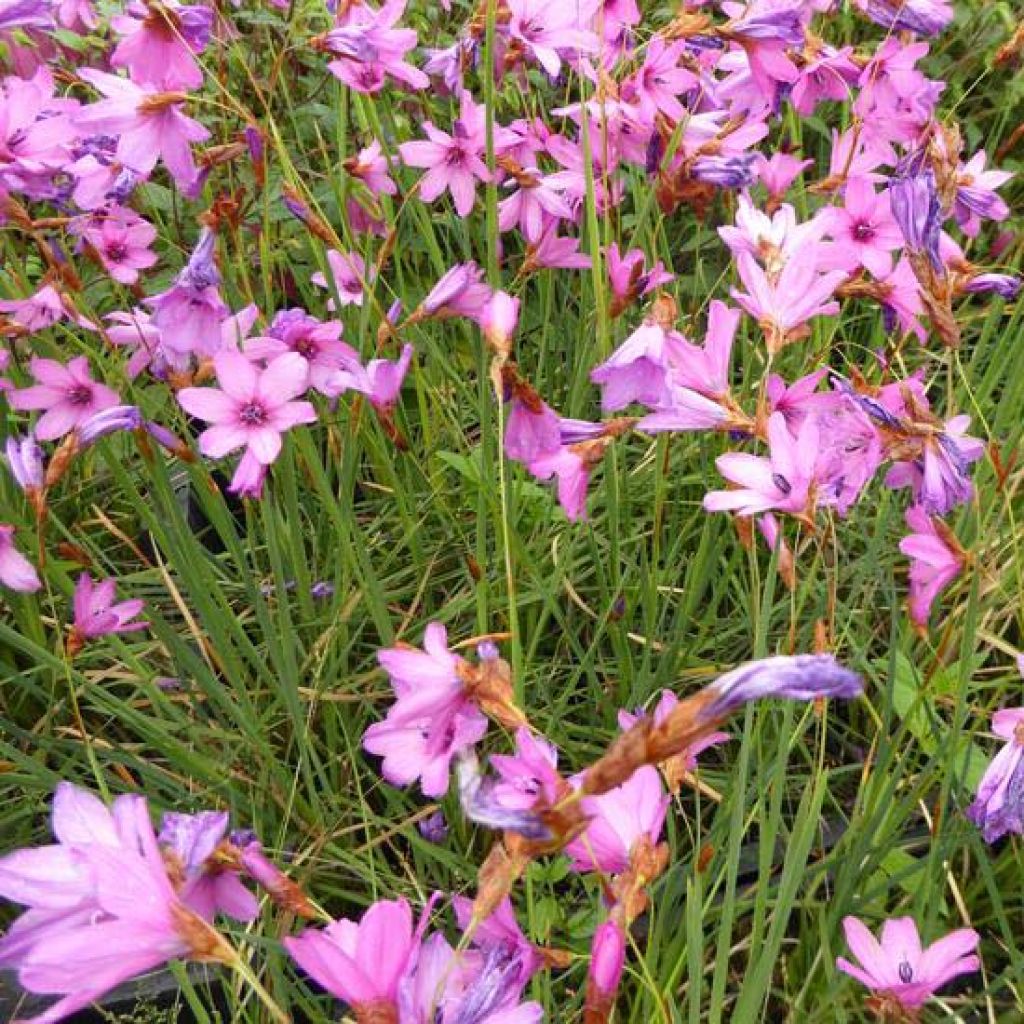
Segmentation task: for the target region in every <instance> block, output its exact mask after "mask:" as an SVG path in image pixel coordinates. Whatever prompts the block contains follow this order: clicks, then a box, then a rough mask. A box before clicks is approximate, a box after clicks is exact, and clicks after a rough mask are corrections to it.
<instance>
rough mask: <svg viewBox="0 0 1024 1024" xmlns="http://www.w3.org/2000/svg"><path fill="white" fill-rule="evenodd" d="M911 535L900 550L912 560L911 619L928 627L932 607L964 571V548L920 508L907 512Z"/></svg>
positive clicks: (921, 626)
mask: <svg viewBox="0 0 1024 1024" xmlns="http://www.w3.org/2000/svg"><path fill="white" fill-rule="evenodd" d="M906 519H907V525H908V526H909V527H910V530H911V532H910V534H909V536H907V537H904V538H903V540H901V541H900V551H902V552H903V554H905V555H906V556H907V558H909V559H910V618H911V621H912V622H913V623H914V625H915V626H918V627H920V628H921V629H924V628H927V626H928V616H929V613H930V612H931V608H932V604H933V603H934V602H935V599H936V598H937V597H938V596H939V594H940V593H941V592H942V591H943V590H944V589H945V588H946V587H948V586H949V584H950V583H952V582H953V580H955V579H956V578H957V576H959V575H960V573H961V572H963V569H964V564H965V558H964V552H963V549H962V548H961V547H960V545H959V544H957V543H956V538H955V537H954V536H953V534H952V532H951V531H950V530H949V528H948V527H947V526H946V525H945V524H944V523H943V522H942V521H941V520H938V519H933V518H932V517H931V516H930V515H928V513H927V512H926V511H925V510H924V509H923V508H921V507H920V506H918V505H915V506H913V507H912V508H909V509H907V512H906Z"/></svg>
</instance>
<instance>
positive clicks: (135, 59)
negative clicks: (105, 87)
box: [110, 0, 213, 91]
mask: <svg viewBox="0 0 1024 1024" xmlns="http://www.w3.org/2000/svg"><path fill="white" fill-rule="evenodd" d="M110 27H111V28H113V30H114V31H115V32H117V34H118V35H120V36H122V37H123V38H122V39H121V41H120V42H119V43H118V44H117V46H116V48H115V49H114V52H113V53H112V54H111V56H110V63H111V65H112V66H113V67H115V68H127V69H128V72H129V74H130V75H131V78H132V81H133V82H138V83H139V84H141V85H151V86H153V87H154V88H157V89H165V90H168V91H174V90H175V89H198V88H199V87H200V86H201V85H202V84H203V72H202V69H201V68H200V67H199V65H198V64H197V63H196V59H195V56H194V55H195V54H197V53H202V51H203V50H204V49H205V48H206V44H207V43H208V42H209V41H210V36H211V34H212V32H213V11H212V10H211V9H210V8H209V7H203V6H201V5H198V4H197V5H187V4H181V3H178V0H161V2H160V3H159V4H152V5H149V4H142V3H130V4H128V13H127V14H122V15H116V16H114V17H113V18H111V19H110Z"/></svg>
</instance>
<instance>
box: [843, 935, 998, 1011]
mask: <svg viewBox="0 0 1024 1024" xmlns="http://www.w3.org/2000/svg"><path fill="white" fill-rule="evenodd" d="M843 931H844V932H845V934H846V944H847V945H848V946H849V947H850V952H851V953H853V955H854V957H855V958H856V960H857V963H856V964H852V963H850V961H849V960H846V959H844V958H843V957H837V958H836V966H837V967H838V968H839V970H841V971H843V972H844V973H845V974H849V975H850V977H851V978H856V979H857V981H859V982H861V983H862V984H863V985H866V986H867V987H868V988H869V989H871V991H872V992H877V993H878V994H879V995H881V996H883V997H884V998H887V999H888V1000H890V1001H891V1002H892V1003H894V1004H895V1005H896V1007H898V1008H899V1009H900V1010H902V1011H916V1010H918V1009H919V1008H920V1007H921V1006H923V1005H924V1003H925V1001H926V1000H928V999H929V998H930V997H931V996H932V995H934V994H935V992H936V991H938V989H940V988H942V986H943V985H945V984H946V982H948V981H950V980H951V979H952V978H955V977H956V976H957V975H959V974H970V973H972V972H973V971H976V970H977V969H978V968H979V967H980V966H981V961H980V960H979V959H978V957H977V956H974V955H973V951H974V950H975V949H977V948H978V941H979V937H978V933H977V932H976V931H973V930H972V929H970V928H959V929H957V930H956V931H954V932H950V934H949V935H947V936H945V937H944V938H942V939H939V940H938V942H934V943H932V945H930V946H928V947H926V948H924V949H922V947H921V937H920V935H919V934H918V931H917V925H916V924H915V923H914V920H913V918H910V917H896V918H892V919H891V920H889V921H886V922H885V924H884V925H883V926H882V940H881V942H879V941H878V940H877V939H876V938H875V937H874V936H873V935H872V934H871V932H869V931H868V929H867V928H866V927H865V926H864V925H863V924H862V923H861V922H860V921H858V920H857V918H855V917H844V918H843Z"/></svg>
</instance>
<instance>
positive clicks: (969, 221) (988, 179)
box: [953, 149, 1013, 238]
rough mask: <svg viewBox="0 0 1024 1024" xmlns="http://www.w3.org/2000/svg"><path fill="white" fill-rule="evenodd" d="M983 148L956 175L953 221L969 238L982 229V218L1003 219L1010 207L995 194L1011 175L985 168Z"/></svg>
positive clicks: (1006, 172) (1007, 215)
mask: <svg viewBox="0 0 1024 1024" xmlns="http://www.w3.org/2000/svg"><path fill="white" fill-rule="evenodd" d="M986 159H987V158H986V156H985V150H983V149H981V150H978V152H977V153H975V154H974V156H972V157H971V159H970V160H968V161H967V163H965V164H964V165H963V166H962V167H961V168H960V169H959V170H958V171H957V176H956V202H955V204H954V207H953V212H954V215H955V216H956V221H957V223H958V224H959V225H960V227H961V228H963V231H964V234H965V235H967V236H968V237H970V238H974V237H976V236H977V234H978V232H979V231H980V230H981V221H982V219H983V218H984V219H986V220H1006V218H1007V217H1009V216H1010V208H1009V206H1007V205H1006V203H1005V202H1004V201H1003V200H1002V199H1000V197H999V196H997V195H996V192H995V190H996V189H997V188H999V187H1000V186H1001V185H1005V184H1006V182H1008V181H1009V180H1010V179H1011V178H1012V177H1013V175H1012V174H1011V173H1010V172H1009V171H986V170H985V160H986Z"/></svg>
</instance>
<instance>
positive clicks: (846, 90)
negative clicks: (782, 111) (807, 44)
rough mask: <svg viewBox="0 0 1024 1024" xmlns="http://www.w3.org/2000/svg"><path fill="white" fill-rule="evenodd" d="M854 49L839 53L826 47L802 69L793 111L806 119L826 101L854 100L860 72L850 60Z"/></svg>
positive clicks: (795, 93)
mask: <svg viewBox="0 0 1024 1024" xmlns="http://www.w3.org/2000/svg"><path fill="white" fill-rule="evenodd" d="M852 53H853V47H852V46H844V47H843V48H842V49H841V50H836V49H835V48H834V47H832V46H822V47H821V49H820V50H819V51H818V53H817V54H816V55H815V56H814V58H813V59H811V60H809V61H807V62H806V63H805V64H804V65H803V67H801V68H800V77H799V78H798V79H797V80H796V81H795V82H794V83H793V90H792V92H791V93H790V96H789V98H790V102H792V104H793V109H794V110H795V111H796V112H797V113H798V114H801V115H803V116H804V117H806V116H807V115H809V114H813V113H814V108H815V107H816V106H817V105H818V104H819V103H820V102H822V101H823V100H839V101H842V100H845V99H847V98H848V97H850V96H852V94H853V90H852V88H851V87H852V85H853V84H854V83H855V82H856V81H857V78H858V76H859V75H860V69H859V68H858V67H857V65H856V64H854V63H853V61H852V60H850V55H851V54H852Z"/></svg>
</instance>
